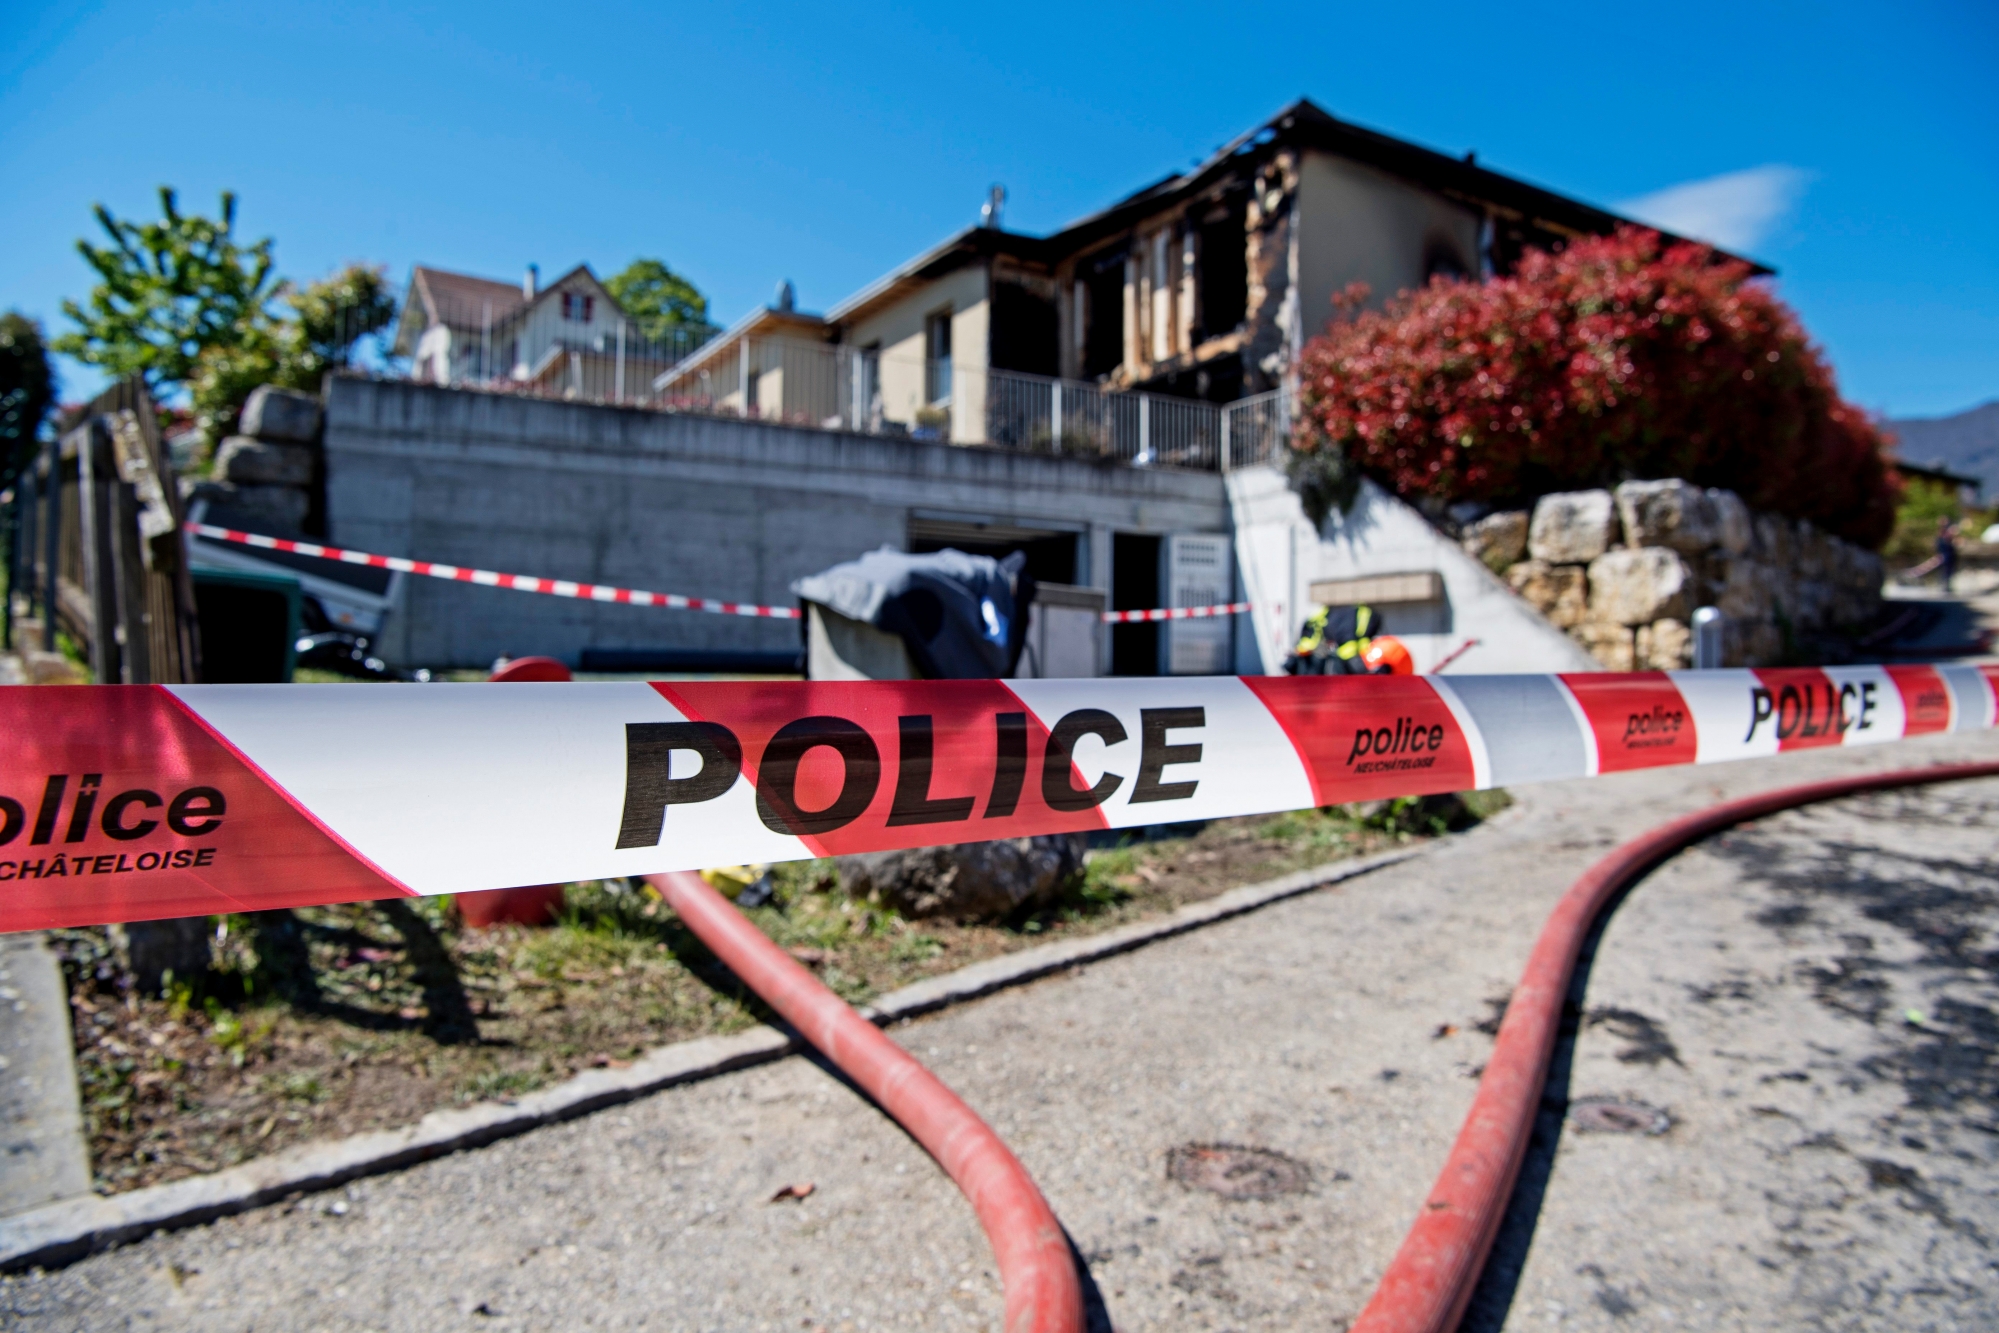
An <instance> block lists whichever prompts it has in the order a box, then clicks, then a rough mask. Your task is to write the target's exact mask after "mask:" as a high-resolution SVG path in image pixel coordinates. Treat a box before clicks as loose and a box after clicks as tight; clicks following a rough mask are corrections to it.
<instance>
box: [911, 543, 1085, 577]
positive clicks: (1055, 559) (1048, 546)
mask: <svg viewBox="0 0 1999 1333" xmlns="http://www.w3.org/2000/svg"><path fill="white" fill-rule="evenodd" d="M945 549H949V550H953V551H963V552H964V553H965V554H966V555H989V556H991V557H992V558H993V559H995V560H1004V559H1006V558H1007V557H1008V556H1010V555H1012V554H1013V553H1014V552H1015V551H1025V552H1027V575H1028V577H1029V578H1031V579H1033V580H1034V581H1035V582H1036V583H1074V582H1075V581H1076V538H1075V536H1074V534H1072V533H1066V532H1065V533H1060V534H1058V535H1056V536H1053V537H1026V538H1022V539H1019V540H1016V541H1005V540H1001V541H962V540H960V539H958V538H955V537H952V538H946V537H918V536H914V535H912V536H911V537H910V539H909V551H910V554H911V555H925V554H928V553H929V552H931V551H942V550H945Z"/></svg>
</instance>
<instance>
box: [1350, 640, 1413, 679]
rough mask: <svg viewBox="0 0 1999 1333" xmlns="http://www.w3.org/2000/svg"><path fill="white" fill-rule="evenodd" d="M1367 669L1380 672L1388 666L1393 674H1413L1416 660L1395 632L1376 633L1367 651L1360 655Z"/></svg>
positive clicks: (1388, 669)
mask: <svg viewBox="0 0 1999 1333" xmlns="http://www.w3.org/2000/svg"><path fill="white" fill-rule="evenodd" d="M1360 660H1361V661H1362V662H1364V663H1365V664H1366V665H1367V669H1368V670H1369V671H1373V672H1379V671H1381V670H1382V669H1383V668H1384V667H1385V668H1387V671H1388V674H1389V675H1391V676H1413V675H1415V674H1416V661H1415V659H1414V658H1412V657H1410V656H1409V649H1408V648H1407V647H1406V646H1405V645H1404V644H1403V642H1402V640H1400V639H1398V638H1396V637H1395V636H1394V635H1393V634H1380V635H1376V636H1375V638H1374V639H1372V640H1371V641H1370V642H1369V643H1368V645H1367V651H1366V652H1364V653H1362V654H1361V655H1360Z"/></svg>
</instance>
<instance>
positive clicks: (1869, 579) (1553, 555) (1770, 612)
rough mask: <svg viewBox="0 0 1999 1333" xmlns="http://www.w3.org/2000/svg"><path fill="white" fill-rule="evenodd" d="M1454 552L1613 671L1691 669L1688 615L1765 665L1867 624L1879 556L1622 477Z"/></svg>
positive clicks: (1717, 496) (1728, 656) (1496, 520)
mask: <svg viewBox="0 0 1999 1333" xmlns="http://www.w3.org/2000/svg"><path fill="white" fill-rule="evenodd" d="M1459 540H1460V542H1461V543H1462V544H1463V545H1464V548H1465V549H1466V550H1467V551H1468V552H1470V553H1471V554H1472V555H1474V556H1476V557H1477V558H1478V559H1480V560H1482V561H1484V562H1485V564H1486V566H1487V567H1488V568H1490V569H1492V570H1493V571H1494V572H1496V573H1498V574H1499V575H1500V576H1501V577H1502V578H1504V579H1505V580H1506V582H1507V584H1508V586H1510V587H1511V588H1512V589H1513V590H1514V591H1515V592H1517V593H1519V594H1520V596H1521V597H1523V598H1525V599H1526V600H1527V601H1528V602H1529V603H1531V604H1532V605H1533V606H1534V607H1535V609H1536V610H1538V611H1540V612H1541V614H1542V615H1544V616H1546V617H1547V618H1548V619H1549V620H1550V621H1552V622H1553V623H1554V624H1556V625H1558V626H1560V627H1561V628H1562V629H1564V630H1566V631H1567V632H1568V634H1569V636H1570V637H1571V638H1573V639H1574V640H1575V641H1576V642H1577V643H1579V644H1581V645H1582V646H1583V647H1584V648H1585V649H1586V650H1588V652H1589V654H1590V655H1591V656H1592V657H1594V658H1596V660H1597V661H1599V662H1601V663H1603V665H1604V666H1605V667H1607V668H1608V669H1610V670H1612V671H1647V670H1673V669H1677V668H1681V667H1686V666H1690V665H1692V662H1693V634H1692V631H1691V629H1690V627H1689V622H1690V621H1691V619H1692V616H1693V613H1694V609H1695V608H1696V607H1701V606H1714V607H1717V608H1719V609H1720V611H1721V613H1722V615H1723V616H1724V617H1725V618H1726V631H1725V633H1724V655H1725V658H1724V660H1725V661H1726V663H1727V665H1730V666H1769V665H1772V664H1774V663H1776V662H1778V661H1780V660H1781V659H1782V658H1783V657H1784V655H1785V653H1786V650H1787V639H1788V641H1789V647H1790V648H1791V649H1793V650H1798V651H1806V652H1810V651H1811V650H1812V648H1813V647H1814V645H1815V644H1816V643H1818V642H1819V641H1822V640H1824V639H1826V638H1828V637H1832V636H1837V635H1841V634H1845V633H1851V632H1853V631H1856V630H1859V629H1861V628H1863V627H1864V626H1866V625H1867V624H1868V623H1869V622H1871V621H1872V620H1873V619H1874V618H1875V616H1876V614H1877V612H1878V611H1879V609H1880V604H1881V579H1882V565H1881V557H1880V556H1878V555H1876V554H1874V553H1873V552H1872V551H1867V550H1863V549H1861V548H1860V547H1858V546H1855V545H1853V544H1852V543H1851V542H1846V541H1842V540H1840V539H1839V538H1837V537H1833V536H1829V535H1827V534H1826V533H1824V532H1821V531H1819V530H1818V529H1817V528H1815V527H1813V526H1812V525H1811V524H1809V523H1806V522H1804V521H1802V520H1799V519H1790V518H1784V517H1782V516H1780V515H1776V514H1759V513H1754V512H1752V511H1751V510H1750V509H1749V507H1748V506H1747V505H1745V504H1744V503H1743V502H1742V499H1741V497H1740V496H1738V495H1736V494H1735V493H1734V492H1732V491H1721V490H1710V489H1703V488H1701V487H1698V486H1694V485H1690V484H1689V483H1687V482H1684V481H1677V480H1668V481H1628V482H1625V483H1624V484H1623V485H1621V486H1619V487H1618V488H1617V489H1616V490H1615V491H1614V492H1613V491H1602V490H1598V491H1574V492H1569V493H1567V494H1562V495H1547V496H1543V497H1542V498H1541V499H1540V501H1539V502H1538V503H1536V504H1535V506H1534V508H1533V510H1532V511H1531V512H1529V511H1526V510H1516V511H1511V512H1502V513H1495V514H1487V515H1485V516H1483V517H1480V518H1478V519H1476V520H1473V521H1469V522H1465V523H1463V524H1462V525H1461V526H1460V528H1459Z"/></svg>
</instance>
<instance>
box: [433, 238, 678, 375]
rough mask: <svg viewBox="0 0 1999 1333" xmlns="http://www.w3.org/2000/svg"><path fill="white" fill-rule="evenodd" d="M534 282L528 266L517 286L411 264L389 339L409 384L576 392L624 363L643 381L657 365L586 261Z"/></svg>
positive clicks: (621, 368)
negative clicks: (405, 360) (502, 384)
mask: <svg viewBox="0 0 1999 1333" xmlns="http://www.w3.org/2000/svg"><path fill="white" fill-rule="evenodd" d="M538 279H539V273H538V271H537V270H536V269H535V268H534V267H533V266H532V265H530V266H529V268H528V270H527V277H526V278H525V279H524V280H523V281H522V283H521V285H520V286H518V287H516V286H512V285H510V284H508V283H504V282H495V281H493V280H491V279H489V278H475V277H471V276H468V275H466V274H463V273H448V272H446V271H445V270H443V269H435V268H425V267H423V266H422V265H419V266H417V268H416V269H415V270H414V271H413V272H412V273H411V274H410V285H409V295H408V297H407V299H405V300H404V302H403V311H402V318H401V320H400V321H399V322H398V324H397V326H396V342H395V350H396V353H397V354H398V355H400V356H406V357H409V358H410V361H411V376H412V378H415V379H418V380H423V381H427V382H430V383H435V384H463V383H467V382H472V383H479V382H486V383H491V382H493V381H498V380H509V381H513V382H516V383H520V384H526V385H533V386H535V387H537V388H541V389H544V390H554V391H557V392H561V391H563V390H571V391H574V392H577V393H581V392H582V391H583V388H584V386H585V385H586V384H595V383H598V382H604V381H608V379H611V378H619V377H620V376H621V373H622V372H623V371H624V370H625V368H626V367H625V364H624V363H625V362H627V361H642V362H647V364H644V365H643V366H642V367H641V368H639V369H642V371H643V374H644V376H645V378H650V377H651V375H652V374H653V373H654V372H655V371H656V370H657V369H658V366H657V364H652V362H657V361H660V360H662V359H663V358H660V357H658V356H657V355H654V354H651V353H650V352H649V350H648V349H645V348H644V347H643V346H642V345H641V343H640V340H639V339H638V338H637V335H636V333H635V332H634V331H633V329H632V326H631V322H630V320H629V319H627V317H626V315H625V312H624V310H623V308H622V307H620V306H619V305H618V303H617V301H616V300H615V299H614V298H613V297H612V296H611V294H610V293H609V292H608V291H606V290H605V289H604V286H603V284H602V283H600V282H598V281H597V275H596V274H595V273H592V272H591V271H590V266H589V265H588V264H578V265H577V266H576V267H575V268H573V269H571V270H569V272H567V273H565V274H563V275H562V276H561V277H560V278H557V279H556V280H555V281H554V282H552V283H550V284H549V285H548V286H547V287H542V286H541V285H540V283H539V281H538ZM633 373H634V374H637V373H639V372H638V370H634V372H633ZM634 382H635V383H638V382H640V381H638V380H636V379H635V381H634Z"/></svg>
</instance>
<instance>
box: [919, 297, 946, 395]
mask: <svg viewBox="0 0 1999 1333" xmlns="http://www.w3.org/2000/svg"><path fill="white" fill-rule="evenodd" d="M923 362H924V364H923V390H924V400H925V401H926V402H932V403H948V402H950V401H951V312H950V311H949V310H948V309H946V310H939V311H938V312H937V313H936V314H934V315H932V316H930V317H929V318H928V319H926V320H924V321H923Z"/></svg>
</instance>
